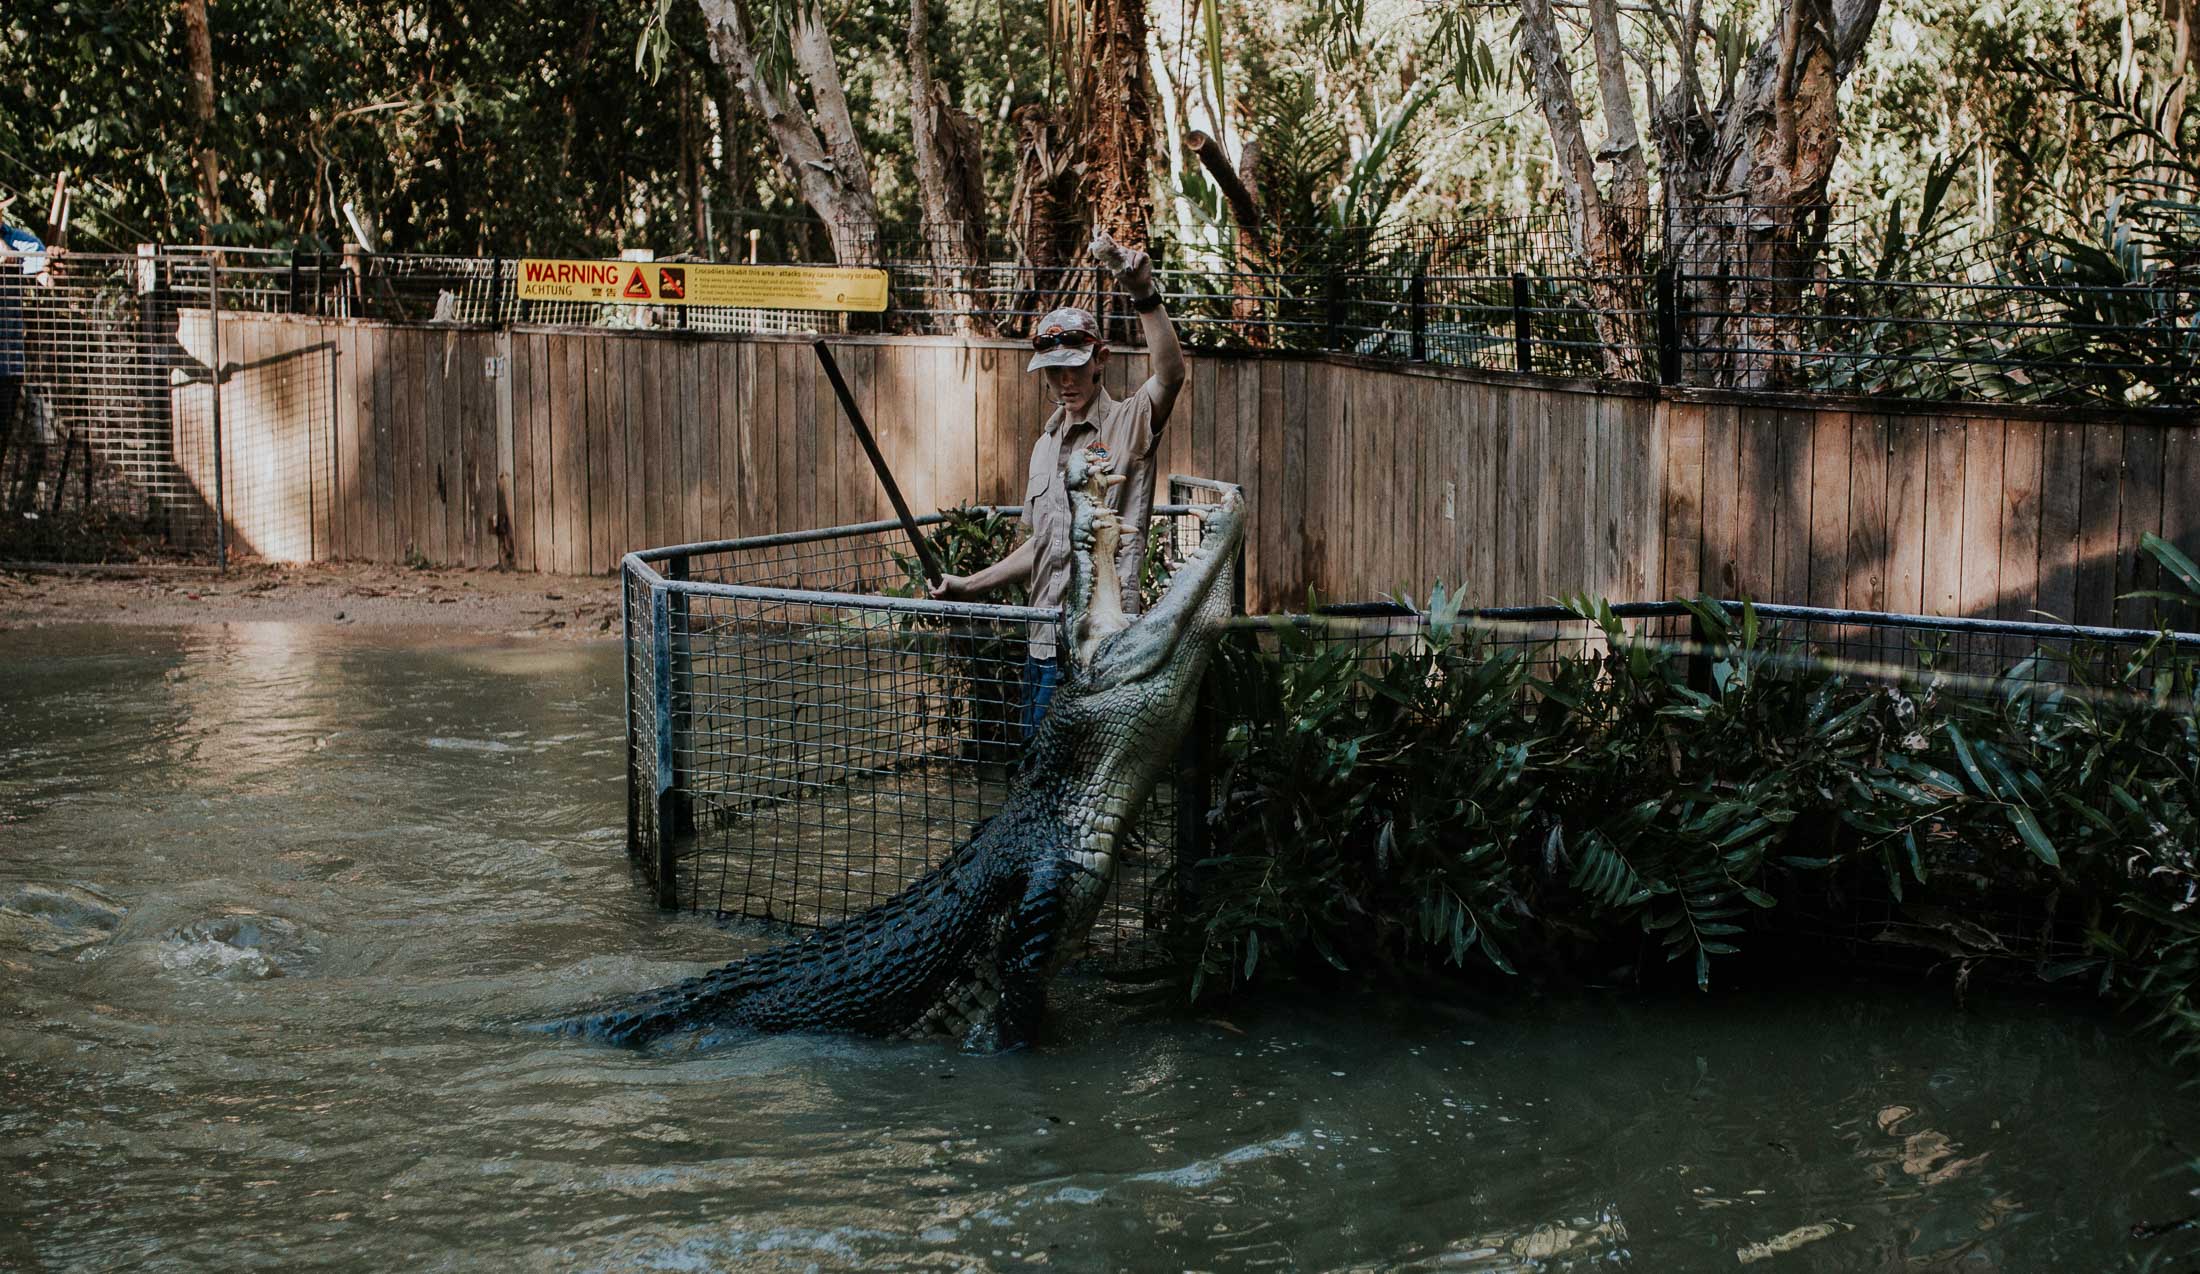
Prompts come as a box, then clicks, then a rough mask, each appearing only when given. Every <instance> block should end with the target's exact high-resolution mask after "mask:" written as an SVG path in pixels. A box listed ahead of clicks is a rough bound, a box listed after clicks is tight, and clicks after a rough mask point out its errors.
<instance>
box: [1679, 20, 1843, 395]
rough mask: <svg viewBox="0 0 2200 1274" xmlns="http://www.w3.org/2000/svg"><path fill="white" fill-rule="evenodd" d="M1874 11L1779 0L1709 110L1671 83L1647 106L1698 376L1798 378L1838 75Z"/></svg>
mask: <svg viewBox="0 0 2200 1274" xmlns="http://www.w3.org/2000/svg"><path fill="white" fill-rule="evenodd" d="M1878 16H1879V0H1787V4H1786V7H1785V11H1784V13H1783V14H1782V16H1781V20H1780V22H1779V24H1778V26H1777V28H1776V29H1775V30H1774V31H1773V32H1772V34H1770V35H1768V36H1767V37H1766V38H1765V40H1764V41H1763V42H1762V43H1761V44H1760V45H1759V46H1758V47H1757V50H1756V52H1755V53H1753V54H1752V55H1751V56H1750V58H1749V61H1748V62H1747V63H1746V64H1745V65H1744V66H1743V68H1742V70H1741V73H1740V74H1739V75H1738V76H1737V77H1736V79H1735V82H1734V83H1733V84H1732V85H1731V86H1730V87H1729V88H1728V90H1727V93H1726V96H1725V98H1724V99H1723V100H1722V101H1721V102H1720V103H1719V105H1718V108H1717V109H1716V110H1715V111H1706V110H1704V109H1703V108H1702V106H1701V103H1700V101H1693V100H1691V99H1690V96H1689V94H1688V93H1687V92H1686V91H1685V86H1676V87H1675V88H1674V89H1673V91H1672V92H1670V93H1668V94H1667V95H1666V96H1665V97H1664V98H1663V99H1662V100H1661V101H1660V102H1659V103H1658V105H1657V108H1656V110H1655V111H1654V112H1653V117H1652V118H1653V123H1652V126H1653V128H1654V130H1655V132H1656V135H1657V138H1658V149H1659V156H1660V158H1661V160H1662V161H1663V164H1662V168H1663V177H1664V182H1665V241H1666V258H1667V260H1668V261H1669V262H1671V264H1672V266H1673V269H1674V270H1675V273H1676V276H1677V280H1678V285H1679V286H1678V292H1679V304H1680V308H1681V311H1682V314H1683V315H1684V316H1685V321H1684V328H1683V340H1684V341H1685V342H1686V343H1687V344H1689V345H1691V346H1693V347H1695V348H1696V349H1697V350H1698V351H1699V352H1698V353H1697V354H1696V356H1695V357H1696V363H1695V373H1696V375H1697V377H1698V378H1699V381H1700V383H1705V384H1713V385H1721V386H1729V387H1733V388H1740V389H1767V388H1776V387H1778V386H1780V385H1782V384H1785V383H1788V382H1790V381H1792V380H1793V379H1794V377H1795V373H1796V371H1797V364H1798V361H1799V356H1800V355H1801V354H1802V353H1803V352H1804V343H1803V334H1802V330H1801V327H1802V325H1801V321H1800V319H1799V318H1797V317H1796V316H1798V315H1799V314H1801V313H1802V304H1803V301H1804V298H1805V293H1806V292H1807V291H1808V289H1809V288H1810V286H1811V284H1812V282H1813V278H1812V276H1813V272H1814V270H1815V268H1816V264H1817V258H1818V250H1819V248H1820V247H1821V246H1822V245H1823V243H1824V240H1825V231H1826V224H1827V220H1828V217H1829V210H1828V208H1827V207H1826V203H1825V198H1826V182H1827V179H1828V178H1829V177H1831V175H1832V172H1833V163H1834V159H1835V157H1836V156H1837V155H1838V154H1839V153H1840V147H1841V134H1840V123H1841V118H1840V101H1839V95H1840V91H1841V83H1842V81H1843V80H1844V79H1846V78H1847V77H1848V74H1849V72H1850V71H1851V70H1852V69H1854V67H1855V65H1856V59H1857V58H1858V56H1859V55H1860V54H1861V53H1862V52H1863V49H1864V42H1865V40H1866V39H1867V38H1868V37H1869V36H1870V35H1871V30H1872V25H1873V23H1874V22H1876V21H1877V19H1878ZM1686 52H1687V50H1684V54H1685V53H1686Z"/></svg>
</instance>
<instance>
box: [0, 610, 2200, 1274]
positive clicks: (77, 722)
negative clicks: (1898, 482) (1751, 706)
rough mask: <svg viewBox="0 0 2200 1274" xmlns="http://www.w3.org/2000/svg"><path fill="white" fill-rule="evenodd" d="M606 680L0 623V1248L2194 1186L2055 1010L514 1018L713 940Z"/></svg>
mask: <svg viewBox="0 0 2200 1274" xmlns="http://www.w3.org/2000/svg"><path fill="white" fill-rule="evenodd" d="M616 667H617V652H616V649H615V648H612V647H606V646H594V647H571V646H544V645H527V646H504V645H495V644H468V643H454V642H452V641H450V640H449V639H448V638H440V639H435V640H433V641H428V642H407V641H405V640H403V639H401V638H396V637H392V636H388V635H382V636H374V635H368V634H361V633H356V632H345V631H338V630H332V629H327V628H308V627H292V626H283V625H255V626H238V627H231V628H227V629H210V630H193V631H147V630H112V631H109V630H83V629H79V630H46V631H17V632H11V633H0V1268H31V1269H42V1268H43V1269H56V1270H62V1269H67V1270H78V1269H83V1270H92V1269H111V1268H117V1267H140V1268H166V1269H202V1268H223V1269H228V1268H278V1269H284V1270H294V1269H301V1268H324V1267H328V1268H347V1269H361V1270H393V1269H403V1268H413V1269H451V1268H579V1269H596V1268H609V1269H673V1270H699V1269H781V1268H784V1269H805V1268H818V1269H846V1268H867V1269H869V1268H875V1269H894V1268H940V1269H964V1268H982V1269H1011V1268H1017V1267H1020V1266H1025V1265H1047V1266H1053V1267H1061V1268H1066V1269H1075V1270H1119V1269H1121V1270H1160V1269H1180V1268H1201V1269H1242V1268H1262V1269H1337V1268H1389V1267H1399V1268H1456V1269H1483V1270H1494V1269H1569V1268H1586V1267H1592V1266H1593V1267H1598V1268H1604V1267H1609V1266H1615V1265H1616V1266H1626V1267H1632V1268H1641V1269H1650V1270H1693V1269H1706V1270H1724V1269H1735V1268H1741V1267H1748V1268H1751V1269H1762V1270H1780V1269H1810V1270H1852V1269H1874V1270H1877V1269H1894V1268H1913V1267H1922V1268H1934V1269H1964V1270H1970V1269H1979V1270H1987V1269H1991V1270H2073V1269H2101V1268H2108V1267H2115V1266H2118V1265H2120V1264H2122V1263H2123V1262H2124V1261H2125V1260H2126V1259H2127V1258H2129V1257H2133V1256H2140V1255H2143V1254H2144V1253H2146V1252H2147V1251H2148V1250H2150V1249H2149V1248H2148V1246H2147V1245H2142V1244H2137V1243H2134V1242H2133V1241H2132V1240H2131V1239H2130V1238H2129V1237H2128V1234H2127V1232H2128V1229H2129V1227H2130V1226H2131V1225H2132V1224H2133V1223H2134V1222H2138V1221H2161V1220H2164V1219H2168V1218H2171V1217H2176V1216H2182V1215H2185V1214H2186V1213H2189V1212H2191V1211H2193V1210H2195V1208H2196V1207H2200V1204H2196V1203H2195V1202H2194V1200H2192V1199H2191V1198H2189V1197H2188V1196H2187V1195H2186V1194H2185V1190H2186V1188H2187V1185H2188V1184H2189V1181H2188V1179H2187V1178H2184V1177H2180V1176H2174V1175H2173V1176H2165V1175H2164V1174H2165V1173H2166V1172H2168V1171H2169V1170H2171V1169H2172V1168H2173V1167H2175V1165H2176V1163H2177V1158H2176V1156H2175V1155H2174V1154H2173V1153H2172V1152H2171V1151H2170V1150H2169V1149H2168V1142H2169V1141H2170V1139H2171V1138H2173V1137H2180V1138H2185V1139H2187V1140H2189V1139H2190V1134H2191V1130H2192V1129H2194V1128H2196V1127H2200V1118H2196V1116H2200V1094H2195V1093H2193V1092H2190V1091H2188V1092H2186V1093H2184V1094H2182V1095H2179V1094H2177V1093H2176V1092H2175V1091H2174V1089H2175V1084H2176V1081H2177V1078H2178V1077H2177V1076H2176V1075H2175V1074H2173V1073H2172V1072H2170V1071H2169V1070H2167V1069H2166V1067H2165V1066H2164V1065H2163V1063H2162V1061H2161V1059H2160V1058H2159V1057H2158V1056H2157V1054H2156V1053H2155V1052H2154V1051H2153V1049H2152V1047H2151V1046H2150V1045H2148V1044H2147V1043H2146V1042H2144V1041H2142V1040H2138V1039H2134V1038H2132V1037H2131V1036H2130V1035H2129V1033H2128V1030H2127V1028H2126V1027H2125V1026H2123V1025H2122V1024H2119V1023H2117V1022H2115V1021H2113V1020H2111V1019H2107V1018H2103V1017H2099V1016H2093V1015H2089V1014H2087V1013H2085V1012H2084V1011H2083V1010H2082V1009H2078V1008H2074V1007H2072V1006H2070V1005H2068V1004H2059V1003H2044V1002H2043V1003H2037V1004H2035V1003H2032V1002H2030V1001H2025V1000H2017V1001H1997V1002H1994V1003H1990V1004H1981V1003H1979V1002H1978V1001H1976V1000H1974V1001H1973V1004H1972V1006H1971V1008H1970V1009H1969V1010H1968V1011H1967V1012H1963V1013H1957V1012H1955V1011H1953V1010H1952V1009H1951V1008H1950V1007H1949V1004H1948V1001H1947V998H1946V995H1945V993H1944V992H1943V993H1937V994H1936V993H1934V992H1930V991H1921V992H1917V993H1914V994H1912V993H1906V992H1898V991H1876V992H1842V993H1822V992H1812V993H1809V994H1790V995H1785V996H1770V995H1759V996H1746V997H1745V996H1727V997H1712V998H1708V999H1705V998H1693V997H1692V998H1685V999H1678V1000H1670V999H1664V1000H1643V1001H1635V1000H1620V999H1614V1000H1607V1001H1594V1002H1579V1001H1577V1002H1566V1003H1558V1004H1551V1003H1528V1002H1525V1001H1524V1002H1522V1003H1520V1004H1518V1005H1517V1006H1512V1007H1508V1008H1507V1009H1506V1010H1505V1011H1504V1012H1502V1013H1493V1012H1491V1011H1488V1010H1474V1009H1468V1008H1463V1007H1456V1006H1453V1007H1440V1006H1429V1005H1423V1004H1414V1003H1408V1002H1403V1001H1383V1002H1361V1003H1332V1004H1319V1005H1314V1004H1307V1005H1293V1006H1285V1005H1271V1006H1269V1007H1267V1008H1266V1009H1264V1010H1263V1011H1262V1012H1261V1014H1260V1015H1259V1016H1257V1017H1246V1018H1241V1019H1239V1020H1237V1021H1234V1022H1232V1023H1229V1024H1227V1025H1225V1024H1222V1023H1218V1022H1212V1021H1198V1020H1165V1019H1156V1018H1154V1017H1152V1016H1150V1015H1148V1016H1140V1015H1138V1014H1136V1013H1134V1012H1132V1011H1131V1010H1129V1009H1127V1008H1125V1007H1124V1006H1122V1005H1120V1004H1118V1003H1115V1002H1113V1001H1111V1000H1109V999H1108V998H1106V997H1105V996H1104V995H1101V994H1099V993H1097V992H1095V991H1093V990H1092V989H1091V988H1080V987H1071V988H1069V989H1068V993H1067V995H1065V996H1064V997H1062V998H1063V999H1065V1000H1066V1001H1067V1003H1066V1004H1065V1005H1064V1011H1063V1018H1064V1022H1065V1027H1064V1033H1065V1036H1066V1038H1065V1040H1064V1041H1063V1042H1062V1043H1060V1044H1058V1045H1056V1046H1054V1047H1050V1048H1048V1049H1046V1050H1044V1051H1041V1052H1039V1053H1037V1054H1035V1055H1022V1056H1015V1057H1006V1058H985V1057H971V1056H964V1055H961V1054H958V1053H956V1052H954V1051H952V1050H951V1049H949V1048H947V1047H944V1046H932V1045H908V1044H896V1045H888V1044H876V1043H870V1042H863V1041H850V1040H838V1039H799V1038H781V1039H771V1040H764V1041H759V1042H756V1043H753V1044H748V1045H743V1046H737V1047H732V1048H728V1049H725V1050H723V1051H719V1052H715V1053H710V1054H700V1055H698V1054H688V1055H684V1056H673V1057H667V1056H652V1055H637V1054H632V1053H626V1052H619V1051H614V1050H609V1049H604V1048H600V1047H596V1046H593V1045H590V1044H587V1043H583V1042H578V1041H572V1040H565V1039H553V1038H546V1037H542V1036H537V1035H530V1034H523V1033H518V1032H515V1031H512V1030H509V1029H506V1028H505V1027H503V1026H501V1025H499V1024H500V1023H503V1022H508V1021H511V1020H515V1019H520V1018H526V1017H531V1016H544V1015H550V1014H553V1013H555V1012H556V1011H558V1010H560V1009H563V1008H567V1007H570V1006H573V1005H576V1004H580V1003H582V1002H585V1001H589V1000H592V999H595V998H597V997H599V996H601V995H604V994H606V993H610V992H614V991H621V990H627V989H631V988H635V987H639V986H643V985H648V984H652V983H655V982H657V981H660V980H663V979H666V978H670V977H672V976H675V975H679V974H685V973H687V972H690V971H693V970H695V969H696V968H698V967H700V965H701V963H702V962H705V961H712V960H716V959H721V958H723V957H724V956H725V955H726V954H727V953H728V951H729V950H730V949H731V948H732V947H734V946H736V945H738V940H736V939H733V938H731V937H729V936H728V935H726V934H723V933H721V932H718V931H716V930H714V929H712V928H711V927H709V926H707V925H704V924H700V923H696V922H693V921H667V920H664V919H661V918H660V917H659V916H658V915H657V914H656V913H655V912H654V911H653V910H651V909H650V907H649V906H648V905H647V904H646V903H645V902H644V900H643V898H642V896H641V895H640V893H639V892H638V891H637V890H636V889H635V888H633V887H632V886H631V885H630V883H629V881H628V878H627V873H626V868H625V864H624V858H623V854H622V848H621V837H622V834H623V820H624V796H623V791H622V787H621V783H622V777H621V768H620V757H621V743H620V740H619V737H618V731H619V711H620V709H619V689H618V683H617V680H616Z"/></svg>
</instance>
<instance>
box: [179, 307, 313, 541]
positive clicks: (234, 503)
mask: <svg viewBox="0 0 2200 1274" xmlns="http://www.w3.org/2000/svg"><path fill="white" fill-rule="evenodd" d="M176 336H177V340H178V342H179V343H180V344H181V346H182V348H183V351H184V353H185V354H186V355H187V356H188V358H189V361H188V362H185V363H183V364H182V365H180V366H179V367H178V368H176V369H175V370H174V371H173V372H172V373H171V377H170V379H171V385H172V388H171V391H170V392H171V395H172V398H173V402H174V410H173V412H172V414H171V420H172V422H173V423H172V426H171V427H172V429H173V446H174V452H175V457H176V463H177V465H178V466H179V467H180V468H181V469H182V470H183V472H184V474H185V476H186V477H187V478H188V479H189V480H190V482H191V484H192V485H193V486H194V487H196V488H197V489H198V491H199V493H200V494H201V495H202V496H203V497H204V498H205V500H206V502H207V504H208V506H209V507H216V506H218V507H219V508H220V509H221V511H222V512H223V514H224V515H225V521H226V524H227V526H228V529H229V543H230V547H231V550H232V551H243V552H247V553H252V554H256V555H258V556H259V557H262V558H264V559H266V560H268V561H271V562H310V561H315V560H319V559H324V558H327V557H330V556H332V553H333V546H332V545H331V544H330V543H329V539H328V532H327V527H328V509H327V508H326V504H327V502H328V501H329V499H330V492H331V491H332V490H333V488H334V483H333V482H332V481H331V477H332V458H331V446H330V443H331V435H332V433H333V429H332V421H333V417H334V407H335V402H334V398H335V388H334V387H335V370H336V346H335V343H334V342H333V341H329V340H326V339H322V338H323V336H324V333H323V332H322V330H321V329H320V328H318V327H313V326H306V325H297V324H281V325H277V324H259V323H245V324H232V323H228V322H225V323H224V324H223V345H222V350H221V422H220V423H221V429H220V433H221V438H220V456H219V466H220V467H219V472H218V475H217V457H216V450H215V446H216V439H215V413H214V388H213V384H212V381H213V377H212V376H211V374H210V371H209V364H210V362H211V359H212V356H213V352H214V350H213V344H214V343H213V340H212V328H211V323H210V322H209V317H208V314H207V312H206V311H205V310H184V311H182V312H181V313H180V314H179V315H178V318H177V327H176Z"/></svg>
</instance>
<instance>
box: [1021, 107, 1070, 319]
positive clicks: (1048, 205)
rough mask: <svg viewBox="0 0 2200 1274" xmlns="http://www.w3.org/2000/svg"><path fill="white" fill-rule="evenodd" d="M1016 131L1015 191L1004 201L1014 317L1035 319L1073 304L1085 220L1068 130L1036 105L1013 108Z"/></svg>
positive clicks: (1049, 111)
mask: <svg viewBox="0 0 2200 1274" xmlns="http://www.w3.org/2000/svg"><path fill="white" fill-rule="evenodd" d="M1009 119H1010V122H1011V123H1013V124H1014V125H1015V126H1016V191H1015V195H1014V197H1013V198H1012V199H1011V200H1010V201H1009V208H1008V217H1009V234H1010V235H1011V236H1012V237H1013V238H1014V239H1015V241H1016V264H1017V283H1018V286H1017V293H1016V303H1015V307H1014V308H1015V310H1016V312H1018V313H1020V314H1024V315H1028V316H1030V317H1033V318H1036V317H1038V316H1039V315H1042V314H1044V313H1046V312H1047V311H1048V310H1051V309H1053V308H1055V307H1056V306H1058V305H1068V304H1071V303H1072V302H1073V301H1074V300H1075V299H1076V292H1077V286H1076V281H1077V277H1078V274H1079V272H1080V269H1081V264H1080V262H1079V259H1078V253H1079V252H1080V251H1081V250H1082V249H1083V247H1084V241H1085V235H1084V230H1085V220H1084V216H1083V209H1082V207H1081V206H1080V205H1079V203H1078V189H1077V187H1078V165H1077V156H1076V152H1075V150H1074V148H1073V147H1072V146H1071V144H1070V142H1069V135H1070V129H1069V127H1068V125H1066V124H1065V123H1064V122H1063V121H1062V120H1061V118H1060V117H1059V116H1057V115H1056V114H1055V113H1054V112H1053V111H1051V110H1049V109H1047V108H1046V107H1044V106H1040V105H1037V104H1033V105H1028V106H1019V107H1017V108H1016V110H1015V112H1014V113H1013V114H1012V115H1011V116H1010V117H1009Z"/></svg>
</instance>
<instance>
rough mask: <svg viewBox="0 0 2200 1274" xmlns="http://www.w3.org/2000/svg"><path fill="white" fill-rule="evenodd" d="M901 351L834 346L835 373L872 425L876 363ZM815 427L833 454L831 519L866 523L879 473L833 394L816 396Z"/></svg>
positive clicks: (877, 418) (875, 418)
mask: <svg viewBox="0 0 2200 1274" xmlns="http://www.w3.org/2000/svg"><path fill="white" fill-rule="evenodd" d="M900 354H902V350H898V348H880V345H840V348H836V350H834V359H838V363H840V374H843V376H845V378H847V392H849V396H854V398H856V407H858V409H860V411H862V416H865V420H867V422H869V425H871V427H873V429H878V427H880V422H882V420H880V411H878V407H876V403H878V367H880V361H891V359H898V356H900ZM816 409H818V429H821V431H823V433H825V447H823V451H827V453H829V455H832V466H834V469H836V473H834V517H836V519H838V521H843V524H849V521H871V493H873V491H876V488H878V475H876V473H871V460H869V458H867V455H865V453H862V444H860V442H858V440H856V429H854V427H849V422H847V420H845V411H843V409H840V400H838V396H836V394H818V403H816ZM911 510H913V513H928V510H924V508H915V506H911Z"/></svg>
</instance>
